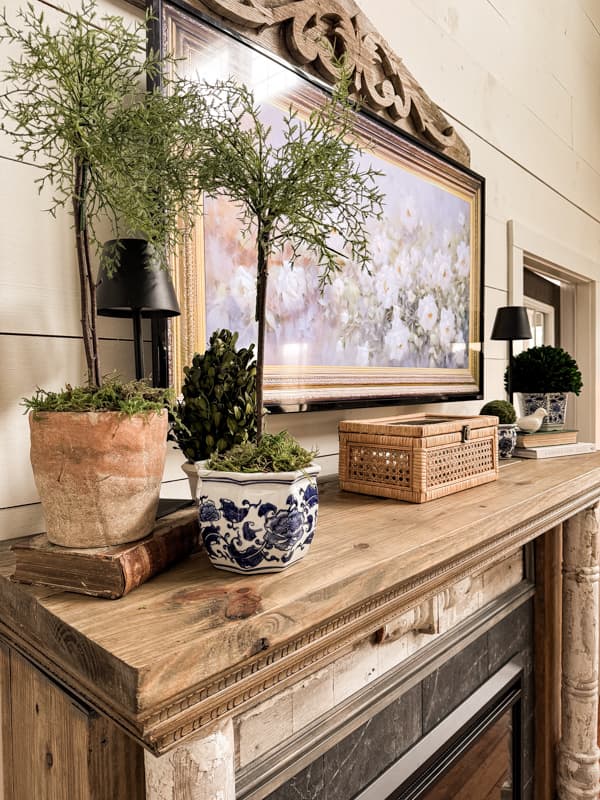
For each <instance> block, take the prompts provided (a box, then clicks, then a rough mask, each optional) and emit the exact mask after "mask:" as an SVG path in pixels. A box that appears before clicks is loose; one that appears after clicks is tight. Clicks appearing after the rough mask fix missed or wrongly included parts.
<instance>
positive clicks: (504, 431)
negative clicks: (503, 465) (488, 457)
mask: <svg viewBox="0 0 600 800" xmlns="http://www.w3.org/2000/svg"><path fill="white" fill-rule="evenodd" d="M516 444H517V426H516V425H515V424H512V425H508V424H501V425H498V457H499V458H512V454H513V452H514V449H515V445H516Z"/></svg>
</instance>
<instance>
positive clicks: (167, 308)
mask: <svg viewBox="0 0 600 800" xmlns="http://www.w3.org/2000/svg"><path fill="white" fill-rule="evenodd" d="M106 257H108V258H111V259H112V260H113V263H114V269H115V272H114V274H113V275H112V277H110V278H109V277H108V276H107V274H106V270H105V269H104V267H102V266H101V267H100V274H99V275H98V284H97V287H96V307H97V309H98V314H100V316H104V317H133V311H134V310H135V311H138V310H139V311H140V312H141V315H142V317H176V316H178V315H179V314H180V313H181V312H180V310H179V303H178V302H177V297H176V296H175V289H174V288H173V284H172V282H171V278H170V277H169V273H168V272H166V271H165V270H163V269H160V265H159V261H158V258H157V257H156V253H155V251H154V248H153V247H152V245H150V244H149V243H148V242H145V241H144V240H143V239H121V240H120V246H119V245H117V241H116V240H114V239H113V240H111V241H110V242H106V244H105V245H104V255H103V259H102V261H105V259H106ZM102 261H101V264H102Z"/></svg>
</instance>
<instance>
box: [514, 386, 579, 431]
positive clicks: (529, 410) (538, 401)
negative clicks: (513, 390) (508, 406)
mask: <svg viewBox="0 0 600 800" xmlns="http://www.w3.org/2000/svg"><path fill="white" fill-rule="evenodd" d="M520 394H521V406H522V409H523V413H522V415H521V416H523V417H527V416H529V414H533V412H534V411H537V409H538V408H545V409H546V416H545V417H544V421H543V422H542V426H541V428H540V430H541V431H559V430H561V429H562V428H564V426H565V415H566V413H567V398H568V396H569V395H568V394H567V392H521V393H520Z"/></svg>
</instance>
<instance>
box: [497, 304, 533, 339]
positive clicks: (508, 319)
mask: <svg viewBox="0 0 600 800" xmlns="http://www.w3.org/2000/svg"><path fill="white" fill-rule="evenodd" d="M491 338H492V339H500V340H503V341H515V340H517V339H531V338H532V334H531V327H530V325H529V319H528V317H527V309H526V308H525V307H524V306H502V307H501V308H499V309H498V310H497V311H496V319H495V320H494V327H493V329H492V336H491Z"/></svg>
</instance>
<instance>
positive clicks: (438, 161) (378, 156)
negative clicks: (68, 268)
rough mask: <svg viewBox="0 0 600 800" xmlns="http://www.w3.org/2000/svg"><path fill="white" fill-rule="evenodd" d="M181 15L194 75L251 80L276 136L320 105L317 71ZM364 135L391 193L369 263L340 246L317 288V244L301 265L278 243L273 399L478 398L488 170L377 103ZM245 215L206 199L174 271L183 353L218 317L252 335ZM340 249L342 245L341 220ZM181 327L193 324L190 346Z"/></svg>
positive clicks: (373, 229) (271, 321)
mask: <svg viewBox="0 0 600 800" xmlns="http://www.w3.org/2000/svg"><path fill="white" fill-rule="evenodd" d="M174 14H175V19H176V25H175V28H169V27H167V29H168V30H173V31H174V33H173V37H174V39H173V41H174V42H175V47H174V51H175V54H176V55H180V56H182V57H183V58H184V60H185V61H186V63H187V68H188V75H189V76H190V77H192V76H195V77H197V78H198V79H199V80H207V81H209V82H210V81H214V80H216V79H219V78H227V77H229V76H230V75H233V76H234V77H236V78H237V79H238V80H240V81H242V82H244V83H246V84H247V85H248V86H249V88H251V89H252V90H253V92H254V96H255V100H256V102H257V104H258V105H260V107H261V114H262V116H263V118H264V121H265V122H266V123H267V124H268V125H270V126H271V131H272V136H273V138H274V142H275V143H277V138H278V137H281V136H282V134H281V130H282V126H281V120H282V117H283V115H284V114H285V112H286V111H287V109H288V108H289V106H290V105H293V106H294V107H295V108H296V109H297V110H298V113H299V115H300V117H306V115H308V114H309V113H310V111H311V109H312V108H314V107H315V105H317V104H318V103H320V102H322V99H323V96H324V95H323V89H322V88H320V87H319V86H318V85H317V84H316V82H315V81H314V80H312V79H310V78H305V77H304V76H303V75H302V74H301V73H299V72H298V71H296V70H290V69H288V68H287V67H286V66H285V65H284V64H282V63H281V61H278V60H272V59H271V57H270V56H269V55H268V54H267V53H266V52H265V51H259V50H256V49H254V48H253V47H252V46H250V45H248V44H246V43H244V42H242V41H240V40H236V39H234V38H230V37H228V36H227V34H226V33H225V32H224V31H222V30H218V29H216V28H213V27H212V26H211V25H210V24H208V23H205V22H203V21H200V20H198V19H192V18H191V17H185V16H178V15H177V12H174ZM178 26H181V33H180V34H179V33H178V31H179V28H178ZM169 45H170V42H169V41H167V46H169ZM357 135H358V136H359V137H360V138H361V139H362V141H363V142H364V144H365V152H364V154H363V156H362V158H363V159H365V160H369V161H370V162H371V163H372V165H373V166H374V168H375V169H377V170H379V171H380V172H381V177H380V178H379V181H380V186H381V189H382V191H383V193H384V195H385V208H384V216H383V218H382V219H380V220H372V221H371V223H370V231H369V233H370V244H371V253H372V263H371V266H370V271H369V272H366V271H361V270H360V269H359V268H358V267H357V266H356V265H355V264H353V263H352V262H351V261H349V260H347V259H344V258H343V256H342V257H341V261H340V265H341V267H342V269H341V271H340V273H339V274H337V275H335V276H334V277H333V280H332V282H331V284H329V285H327V286H325V287H324V289H323V291H321V289H320V286H319V279H318V278H319V274H320V271H319V267H318V265H317V264H315V263H314V262H313V260H312V259H311V258H310V257H309V256H308V255H304V256H303V255H300V256H299V257H297V258H296V260H295V262H294V263H293V264H292V263H291V261H290V255H291V254H290V253H289V252H285V251H284V252H283V253H274V254H273V256H272V258H271V267H270V277H269V296H268V300H267V306H268V310H267V325H268V330H267V342H266V369H265V396H266V398H267V403H268V404H269V405H270V406H272V407H278V406H280V407H287V408H290V409H293V408H310V407H312V406H313V405H314V407H318V406H319V405H320V404H323V403H324V404H330V403H335V404H338V405H344V404H347V403H351V404H357V403H358V404H360V403H361V402H362V401H363V400H368V401H372V400H376V401H379V402H392V401H403V400H411V401H415V400H428V399H429V400H430V399H444V400H445V399H468V398H474V397H478V396H480V395H481V389H482V357H481V346H480V342H481V324H482V313H481V291H482V263H481V262H482V234H483V187H484V181H483V178H481V176H479V175H476V174H475V173H473V172H471V171H470V170H468V169H465V168H464V167H462V166H461V165H458V164H456V163H454V162H450V161H448V160H447V159H444V157H443V156H440V155H439V154H437V153H435V152H434V151H432V150H428V149H427V148H425V147H423V145H421V144H420V143H418V142H416V141H415V140H412V139H410V138H409V137H406V136H403V135H402V133H400V132H399V131H398V130H396V129H394V128H392V127H391V126H390V125H389V124H387V123H384V122H383V121H381V120H380V119H378V118H376V117H374V116H372V115H370V114H368V113H364V112H363V113H361V114H360V115H358V116H357ZM238 217H239V214H238V209H236V207H235V206H234V205H233V204H232V203H231V202H230V201H229V200H227V199H225V198H224V197H216V198H207V199H206V200H205V203H204V209H203V216H202V220H201V225H200V226H199V227H200V228H201V233H200V235H198V234H196V240H195V247H194V248H191V249H190V252H192V251H193V253H194V265H195V266H194V268H195V269H197V270H198V273H197V274H196V273H193V272H192V269H191V266H190V264H191V262H190V261H189V260H188V261H184V263H183V267H182V268H180V272H179V276H177V275H176V282H177V284H178V286H179V287H180V297H181V298H182V312H183V314H182V322H181V323H178V322H176V323H175V327H174V330H175V335H174V339H175V346H174V350H175V352H176V353H177V352H178V348H179V351H181V350H185V351H186V352H187V353H188V354H189V353H193V352H194V350H200V349H203V347H204V346H205V345H206V342H207V341H208V339H209V337H210V334H211V332H212V331H214V330H216V329H218V328H228V329H230V330H233V331H238V332H239V334H240V342H242V343H244V344H248V343H250V342H252V341H255V340H256V332H255V331H256V325H255V322H254V311H255V309H254V302H255V296H256V265H255V257H256V256H255V253H256V248H255V245H254V242H253V240H252V231H249V232H244V231H243V230H242V226H241V224H240V221H239V218H238ZM332 246H333V247H334V248H335V249H336V250H338V251H342V252H343V242H340V241H336V237H335V232H333V231H332ZM188 298H193V300H192V305H190V301H189V300H188ZM196 299H197V301H196ZM196 302H197V305H194V303H196ZM177 325H180V327H182V326H184V325H185V326H187V329H188V334H187V340H186V346H185V347H181V346H180V345H179V343H178V341H177V336H178V334H177V331H178V328H177ZM192 348H193V349H192ZM177 357H178V356H176V359H177ZM187 358H188V360H189V355H187ZM185 363H187V362H186V361H185V360H182V361H180V362H177V361H176V367H177V366H178V364H180V365H181V367H182V366H183V364H185ZM181 367H180V368H181Z"/></svg>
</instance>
